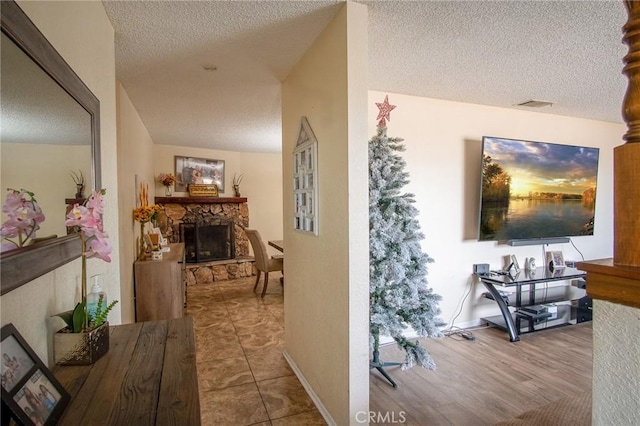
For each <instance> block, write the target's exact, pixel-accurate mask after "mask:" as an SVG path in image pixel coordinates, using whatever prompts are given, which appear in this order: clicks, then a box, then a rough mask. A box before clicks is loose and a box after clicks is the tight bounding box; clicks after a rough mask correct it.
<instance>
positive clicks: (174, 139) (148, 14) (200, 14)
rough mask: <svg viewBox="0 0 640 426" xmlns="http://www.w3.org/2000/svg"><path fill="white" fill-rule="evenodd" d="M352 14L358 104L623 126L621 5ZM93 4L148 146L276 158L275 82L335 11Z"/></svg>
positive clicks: (412, 6) (391, 5) (479, 6)
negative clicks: (363, 54)
mask: <svg viewBox="0 0 640 426" xmlns="http://www.w3.org/2000/svg"><path fill="white" fill-rule="evenodd" d="M360 3H363V4H366V5H367V7H368V9H369V83H368V86H369V88H370V89H371V90H379V91H386V92H393V93H403V94H409V95H416V96H424V97H430V98H438V99H448V100H455V101H461V102H469V103H477V104H484V105H493V106H500V107H514V108H522V107H517V106H515V105H516V104H518V103H521V102H524V101H527V100H530V99H537V100H546V101H550V102H553V104H554V105H553V106H552V107H545V108H539V109H535V108H534V109H531V110H533V111H537V112H545V113H550V114H559V115H567V116H574V117H584V118H592V119H597V120H605V121H614V122H621V121H622V120H621V116H620V107H621V104H622V98H623V95H624V91H625V89H626V79H625V78H624V76H623V75H622V74H621V70H622V57H623V56H624V54H625V53H626V48H625V47H624V46H623V45H622V43H621V35H622V33H621V27H622V25H623V24H624V22H625V20H626V13H625V10H624V6H623V2H622V1H597V2H594V1H560V2H549V1H528V2H527V1H525V2H522V1H518V2H516V1H508V2H507V1H505V2H503V1H500V2H485V1H449V2H434V1H360ZM104 4H105V8H106V10H107V14H108V16H109V18H110V19H111V22H112V23H113V26H114V28H115V31H116V65H117V78H118V80H119V81H121V82H122V84H123V86H124V87H125V89H126V91H127V93H128V95H129V97H130V98H131V100H132V102H133V104H134V105H135V107H136V109H137V110H138V112H139V114H140V116H141V118H142V120H143V122H144V123H145V125H146V127H147V129H148V130H149V132H150V134H151V137H152V138H153V140H154V142H155V143H157V144H171V145H183V146H194V147H203V148H212V149H222V150H234V151H262V152H278V151H280V146H281V132H280V128H281V115H280V99H281V98H280V82H281V81H282V80H283V79H284V78H285V77H286V76H287V73H288V72H289V71H290V69H291V67H292V66H293V65H294V64H295V63H296V62H297V61H298V60H299V59H300V57H301V56H302V55H303V53H304V51H305V50H306V49H307V48H308V47H309V46H310V45H311V43H313V41H314V39H315V38H316V37H317V36H318V34H320V32H321V31H322V30H323V29H324V27H325V26H326V25H327V23H328V22H329V21H330V20H331V19H332V18H333V17H334V16H335V14H336V13H337V11H338V10H339V9H340V7H341V5H342V1H264V0H263V1H195V2H194V1H162V2H158V1H135V2H120V1H117V2H109V1H105V2H104ZM205 67H208V68H212V67H216V68H217V69H216V70H215V71H207V70H205V69H204V68H205Z"/></svg>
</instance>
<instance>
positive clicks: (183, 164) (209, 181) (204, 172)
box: [175, 155, 224, 192]
mask: <svg viewBox="0 0 640 426" xmlns="http://www.w3.org/2000/svg"><path fill="white" fill-rule="evenodd" d="M175 163H176V183H175V192H188V191H189V185H191V184H198V185H213V184H215V185H216V186H217V187H218V191H219V192H224V160H213V159H208V158H196V157H183V156H179V155H176V156H175Z"/></svg>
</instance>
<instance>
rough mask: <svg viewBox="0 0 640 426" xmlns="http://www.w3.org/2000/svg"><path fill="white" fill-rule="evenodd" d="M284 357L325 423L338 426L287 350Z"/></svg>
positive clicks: (283, 353)
mask: <svg viewBox="0 0 640 426" xmlns="http://www.w3.org/2000/svg"><path fill="white" fill-rule="evenodd" d="M282 355H283V356H284V359H286V360H287V363H289V366H290V367H291V369H292V370H293V372H294V374H295V375H296V377H297V378H298V380H300V383H302V386H303V387H304V389H305V390H306V391H307V394H309V397H310V398H311V400H312V401H313V403H314V404H315V406H316V408H317V409H318V411H319V412H320V414H321V415H322V417H324V421H325V422H327V424H328V425H329V426H337V423H336V422H335V420H333V418H332V417H331V414H329V411H327V409H326V408H325V407H324V405H323V404H322V401H320V398H318V395H316V393H315V392H314V391H313V388H312V387H311V385H310V384H309V382H308V381H307V379H306V378H305V377H304V374H302V371H300V369H299V368H298V366H297V365H296V363H295V361H294V360H293V358H291V356H289V354H288V353H287V351H286V350H285V351H283V352H282Z"/></svg>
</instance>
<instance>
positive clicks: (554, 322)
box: [477, 268, 591, 342]
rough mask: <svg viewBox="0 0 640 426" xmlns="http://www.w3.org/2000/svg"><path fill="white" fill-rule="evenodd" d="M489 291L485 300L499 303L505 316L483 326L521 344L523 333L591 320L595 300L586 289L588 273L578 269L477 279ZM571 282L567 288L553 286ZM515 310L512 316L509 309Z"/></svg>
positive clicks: (498, 274)
mask: <svg viewBox="0 0 640 426" xmlns="http://www.w3.org/2000/svg"><path fill="white" fill-rule="evenodd" d="M477 276H478V277H479V278H480V281H481V282H482V284H484V286H485V287H486V288H487V290H488V292H487V293H485V297H487V298H489V299H493V300H495V302H496V303H497V304H498V307H499V308H500V312H501V313H502V315H496V316H492V317H488V318H482V319H481V320H482V321H483V322H486V323H489V324H493V325H495V326H497V327H499V328H502V329H505V330H506V331H507V332H508V333H509V340H510V341H512V342H517V341H519V340H520V334H521V333H527V332H533V331H538V330H542V329H548V328H552V327H560V326H564V325H569V324H575V323H577V322H582V321H588V320H590V319H591V300H590V299H589V298H588V297H587V296H586V291H585V290H584V285H581V286H577V287H576V286H573V285H571V281H572V280H579V281H580V282H582V283H584V281H583V280H581V279H584V277H586V273H585V272H584V271H581V270H579V269H575V268H561V269H555V270H554V271H549V270H548V269H546V268H536V269H535V270H528V271H525V270H521V271H520V272H517V273H515V272H512V273H511V274H508V273H504V272H499V273H497V272H491V273H488V274H482V275H477ZM558 281H567V285H560V286H549V283H551V282H558ZM510 307H512V308H515V310H514V311H513V312H512V311H511V310H510V309H509V308H510Z"/></svg>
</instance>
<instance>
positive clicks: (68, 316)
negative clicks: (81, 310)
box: [54, 310, 73, 330]
mask: <svg viewBox="0 0 640 426" xmlns="http://www.w3.org/2000/svg"><path fill="white" fill-rule="evenodd" d="M54 317H60V318H62V321H64V322H65V324H67V327H69V329H70V330H73V311H72V310H71V311H65V312H60V313H59V314H55V315H54Z"/></svg>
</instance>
